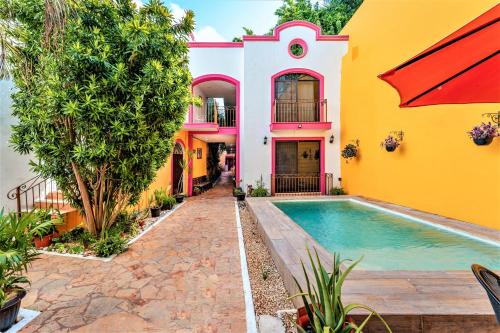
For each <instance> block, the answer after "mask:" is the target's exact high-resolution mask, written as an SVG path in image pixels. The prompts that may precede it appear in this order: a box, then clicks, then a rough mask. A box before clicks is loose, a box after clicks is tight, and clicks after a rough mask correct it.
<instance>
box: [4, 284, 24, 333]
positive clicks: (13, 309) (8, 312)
mask: <svg viewBox="0 0 500 333" xmlns="http://www.w3.org/2000/svg"><path fill="white" fill-rule="evenodd" d="M24 296H26V290H21V291H19V292H18V293H17V295H16V297H14V298H13V299H11V300H9V301H7V303H5V305H4V306H3V307H2V308H0V332H4V331H6V330H7V329H8V328H9V327H11V326H12V325H14V323H15V322H16V319H17V315H18V314H19V308H20V307H21V300H22V299H23V298H24Z"/></svg>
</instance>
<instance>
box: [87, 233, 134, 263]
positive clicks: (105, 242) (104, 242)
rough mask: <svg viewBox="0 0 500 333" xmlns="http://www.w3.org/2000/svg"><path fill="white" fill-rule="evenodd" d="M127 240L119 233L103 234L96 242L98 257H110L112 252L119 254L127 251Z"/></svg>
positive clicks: (95, 248)
mask: <svg viewBox="0 0 500 333" xmlns="http://www.w3.org/2000/svg"><path fill="white" fill-rule="evenodd" d="M126 248H127V241H126V240H124V239H122V238H120V236H119V235H107V234H105V235H103V237H102V238H101V239H100V240H98V241H97V242H95V243H94V251H95V254H96V255H97V256H98V257H109V256H110V255H112V254H118V253H122V252H123V251H125V249H126Z"/></svg>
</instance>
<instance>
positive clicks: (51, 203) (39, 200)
mask: <svg viewBox="0 0 500 333" xmlns="http://www.w3.org/2000/svg"><path fill="white" fill-rule="evenodd" d="M49 195H50V197H49ZM54 196H55V197H54ZM7 198H8V199H10V200H16V211H17V214H18V216H21V214H22V213H27V212H30V211H32V210H33V209H35V208H42V209H59V208H61V207H63V206H64V205H66V204H67V201H66V200H65V199H64V196H63V195H62V193H59V192H58V190H57V185H56V184H55V183H54V181H53V180H51V179H47V178H43V177H41V176H40V175H38V176H35V177H33V178H31V179H29V180H27V181H25V182H24V183H22V184H20V185H18V186H16V187H14V188H13V189H11V190H10V191H9V192H7Z"/></svg>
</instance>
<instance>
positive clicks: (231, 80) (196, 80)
mask: <svg viewBox="0 0 500 333" xmlns="http://www.w3.org/2000/svg"><path fill="white" fill-rule="evenodd" d="M207 81H224V82H227V83H230V84H232V85H234V87H235V90H236V181H239V179H240V81H239V80H237V79H235V78H234V77H232V76H229V75H225V74H205V75H201V76H198V77H196V78H194V79H193V81H192V83H191V90H192V89H193V88H194V87H195V86H197V85H198V84H200V83H203V82H207ZM189 122H190V123H192V122H193V107H192V106H191V107H190V108H189ZM221 131H222V129H220V130H219V132H221ZM188 148H189V149H192V133H190V134H189V147H188ZM188 179H189V181H188V186H189V194H190V195H191V191H192V183H193V178H192V175H191V174H190V175H189V176H188Z"/></svg>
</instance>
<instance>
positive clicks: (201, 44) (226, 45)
mask: <svg viewBox="0 0 500 333" xmlns="http://www.w3.org/2000/svg"><path fill="white" fill-rule="evenodd" d="M188 46H189V47H190V48H196V47H204V48H239V47H243V43H242V42H189V43H188Z"/></svg>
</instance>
